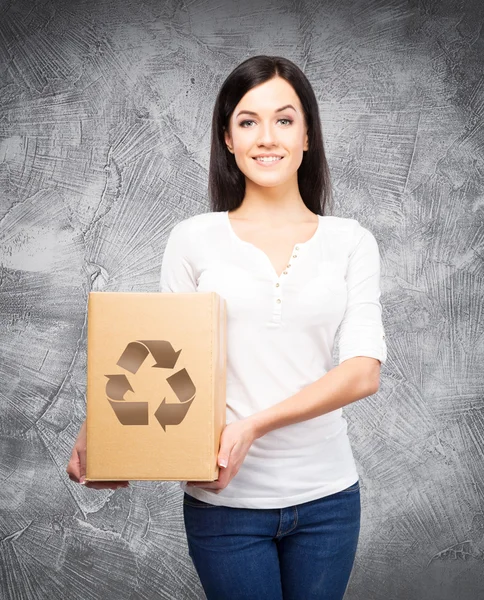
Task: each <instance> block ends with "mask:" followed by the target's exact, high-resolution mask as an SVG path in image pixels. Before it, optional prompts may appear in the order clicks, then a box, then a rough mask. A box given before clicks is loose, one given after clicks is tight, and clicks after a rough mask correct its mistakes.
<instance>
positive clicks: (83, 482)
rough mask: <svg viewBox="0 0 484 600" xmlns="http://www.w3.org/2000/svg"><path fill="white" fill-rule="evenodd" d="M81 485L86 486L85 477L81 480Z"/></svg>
mask: <svg viewBox="0 0 484 600" xmlns="http://www.w3.org/2000/svg"><path fill="white" fill-rule="evenodd" d="M79 483H80V484H81V485H86V478H85V477H84V475H83V476H82V477H81V478H80V479H79Z"/></svg>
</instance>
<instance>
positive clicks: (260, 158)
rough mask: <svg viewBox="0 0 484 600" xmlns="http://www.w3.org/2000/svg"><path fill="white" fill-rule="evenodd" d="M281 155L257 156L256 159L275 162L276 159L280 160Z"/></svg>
mask: <svg viewBox="0 0 484 600" xmlns="http://www.w3.org/2000/svg"><path fill="white" fill-rule="evenodd" d="M281 158H282V157H281V156H270V157H261V156H260V157H258V158H256V160H259V161H260V162H275V161H276V160H281Z"/></svg>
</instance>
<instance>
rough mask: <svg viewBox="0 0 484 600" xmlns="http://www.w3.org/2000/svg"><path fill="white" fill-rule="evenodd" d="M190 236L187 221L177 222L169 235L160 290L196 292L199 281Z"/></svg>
mask: <svg viewBox="0 0 484 600" xmlns="http://www.w3.org/2000/svg"><path fill="white" fill-rule="evenodd" d="M189 242H190V236H189V235H187V232H186V223H185V222H183V221H181V222H180V223H177V224H176V225H175V226H174V227H173V228H172V230H171V231H170V234H169V236H168V240H167V242H166V246H165V252H164V254H163V259H162V262H161V273H160V292H171V293H175V294H176V293H182V292H196V291H197V281H196V276H195V273H194V269H193V264H192V262H191V261H190V243H189Z"/></svg>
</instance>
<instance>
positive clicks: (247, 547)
mask: <svg viewBox="0 0 484 600" xmlns="http://www.w3.org/2000/svg"><path fill="white" fill-rule="evenodd" d="M209 191H210V196H211V206H212V212H209V213H204V214H199V215H195V216H192V217H190V218H188V219H185V220H183V221H181V222H180V223H178V224H176V225H175V227H173V228H172V230H171V232H170V236H169V238H168V241H167V245H166V248H165V253H164V256H163V264H162V268H161V283H160V287H161V291H162V292H174V293H183V292H196V291H198V292H205V291H216V292H218V293H219V294H220V295H222V296H223V297H224V298H226V300H227V309H228V312H227V328H228V330H227V334H228V335H227V341H228V349H227V425H226V427H225V428H224V430H223V432H222V436H221V441H220V450H219V454H218V464H219V465H220V475H219V478H218V480H217V481H213V482H200V481H199V482H181V487H182V489H183V490H184V496H183V514H184V522H185V527H186V534H187V541H188V548H189V553H190V556H191V558H192V560H193V562H194V565H195V568H196V570H197V572H198V575H199V577H200V580H201V583H202V585H203V588H204V590H205V593H206V595H207V598H208V599H209V600H212V599H213V600H215V599H220V600H238V599H240V600H242V599H243V600H252V599H259V598H264V600H276V599H277V600H282V599H284V600H299V599H301V600H312V599H325V600H337V599H341V598H343V596H344V593H345V590H346V587H347V584H348V580H349V577H350V573H351V569H352V566H353V561H354V557H355V553H356V548H357V543H358V535H359V528H360V490H359V480H358V473H357V471H356V466H355V462H354V459H353V455H352V451H351V446H350V443H349V440H348V436H347V423H346V421H345V419H344V417H343V416H342V407H343V406H345V405H347V404H349V403H351V402H354V401H356V400H358V399H361V398H365V397H367V396H369V395H371V394H373V393H375V392H376V391H377V390H378V386H379V377H380V364H381V363H383V362H385V360H386V344H385V336H384V330H383V326H382V320H381V304H380V301H379V298H380V259H379V251H378V246H377V242H376V240H375V238H374V236H373V235H372V233H370V231H369V230H367V229H365V228H364V227H362V226H361V225H360V224H359V222H358V221H356V220H355V219H348V218H340V217H333V216H327V215H325V214H324V213H325V210H326V208H327V205H328V203H329V201H330V187H329V176H328V166H327V162H326V157H325V153H324V147H323V139H322V133H321V125H320V120H319V111H318V105H317V101H316V98H315V95H314V92H313V90H312V88H311V85H310V83H309V82H308V80H307V78H306V77H305V75H304V74H303V73H302V71H301V70H300V69H299V68H298V67H297V66H296V65H295V64H294V63H292V62H291V61H289V60H287V59H284V58H280V57H268V56H256V57H253V58H250V59H248V60H246V61H244V62H243V63H242V64H240V65H239V66H238V67H237V68H236V69H235V70H234V71H233V72H232V73H231V74H230V75H229V76H228V78H227V79H226V80H225V82H224V83H223V85H222V88H221V90H220V92H219V94H218V97H217V100H216V104H215V108H214V115H213V123H212V147H211V156H210V173H209ZM338 328H340V336H339V364H338V365H337V366H336V367H334V366H333V362H332V351H333V344H334V340H335V335H336V331H337V329H338ZM84 435H85V434H84ZM84 449H85V441H84V438H83V436H82V435H81V434H80V438H79V439H78V441H77V443H76V447H75V448H74V450H73V455H72V458H71V463H70V468H69V467H68V472H70V474H71V477H72V478H73V479H74V480H78V478H79V477H80V462H81V460H82V461H83V460H84V459H85V450H84ZM80 451H82V452H84V454H83V456H81V457H79V453H80ZM122 484H123V485H127V482H124V483H122ZM88 485H90V486H91V485H92V486H93V487H102V486H106V487H116V486H117V485H119V482H117V483H116V482H106V483H105V484H101V483H99V484H88Z"/></svg>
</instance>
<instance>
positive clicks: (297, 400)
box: [248, 224, 387, 438]
mask: <svg viewBox="0 0 484 600" xmlns="http://www.w3.org/2000/svg"><path fill="white" fill-rule="evenodd" d="M346 283H347V292H348V299H347V306H346V310H345V314H344V316H343V320H342V322H341V325H340V340H339V349H340V354H339V365H338V366H336V367H334V368H333V369H331V370H329V371H328V372H327V373H325V375H323V376H322V377H321V378H320V379H318V380H317V381H315V382H313V383H311V384H310V385H308V386H306V387H304V388H303V389H302V390H300V391H299V392H297V393H296V394H294V395H293V396H290V397H289V398H287V399H285V400H284V401H282V402H279V403H278V404H275V405H274V406H271V407H270V408H268V409H266V410H264V411H261V412H259V413H256V414H254V415H251V417H249V418H248V420H249V421H250V422H251V424H252V426H253V430H254V436H255V438H258V437H261V436H263V435H265V434H266V433H268V432H269V431H272V430H273V429H277V428H278V427H284V426H285V425H290V424H292V423H298V422H300V421H305V420H307V419H312V418H314V417H318V416H320V415H323V414H325V413H328V412H331V411H333V410H336V409H338V408H342V407H343V406H346V405H347V404H350V403H352V402H355V401H356V400H360V399H361V398H366V397H367V396H370V395H372V394H374V393H376V392H377V391H378V388H379V380H380V367H381V363H384V362H385V361H386V356H387V351H386V343H385V333H384V329H383V325H382V319H381V313H382V309H381V304H380V300H379V299H380V295H381V292H380V255H379V250H378V244H377V242H376V240H375V238H374V236H373V234H372V233H371V232H370V231H368V230H367V229H365V228H363V227H361V226H360V225H359V224H358V226H357V228H356V240H355V246H354V249H353V251H352V252H351V254H350V256H349V260H348V270H347V274H346Z"/></svg>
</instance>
